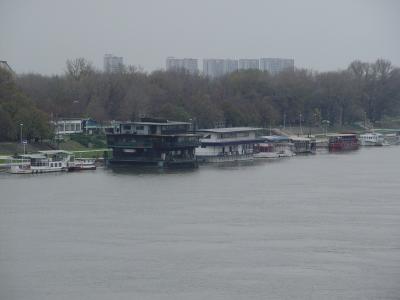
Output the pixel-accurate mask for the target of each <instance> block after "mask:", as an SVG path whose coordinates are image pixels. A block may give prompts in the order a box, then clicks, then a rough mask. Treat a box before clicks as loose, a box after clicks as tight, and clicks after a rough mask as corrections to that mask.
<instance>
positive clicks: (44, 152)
mask: <svg viewBox="0 0 400 300" xmlns="http://www.w3.org/2000/svg"><path fill="white" fill-rule="evenodd" d="M39 153H43V154H49V155H51V154H58V153H64V154H71V152H69V151H65V150H42V151H39Z"/></svg>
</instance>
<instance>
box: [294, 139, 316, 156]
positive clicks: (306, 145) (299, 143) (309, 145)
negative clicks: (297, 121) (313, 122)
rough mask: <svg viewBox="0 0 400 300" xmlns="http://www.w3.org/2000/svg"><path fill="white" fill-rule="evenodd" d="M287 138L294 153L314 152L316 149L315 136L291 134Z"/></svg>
mask: <svg viewBox="0 0 400 300" xmlns="http://www.w3.org/2000/svg"><path fill="white" fill-rule="evenodd" d="M289 140H290V142H291V143H292V144H293V150H294V153H296V154H307V153H315V151H316V145H317V144H316V140H315V138H310V137H302V136H291V137H289Z"/></svg>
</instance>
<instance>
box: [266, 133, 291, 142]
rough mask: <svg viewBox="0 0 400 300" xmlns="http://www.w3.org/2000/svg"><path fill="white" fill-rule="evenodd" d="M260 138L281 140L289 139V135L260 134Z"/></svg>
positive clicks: (272, 140) (274, 140) (271, 140)
mask: <svg viewBox="0 0 400 300" xmlns="http://www.w3.org/2000/svg"><path fill="white" fill-rule="evenodd" d="M260 138H262V139H265V140H267V141H270V142H283V141H288V140H289V137H287V136H284V135H264V136H260Z"/></svg>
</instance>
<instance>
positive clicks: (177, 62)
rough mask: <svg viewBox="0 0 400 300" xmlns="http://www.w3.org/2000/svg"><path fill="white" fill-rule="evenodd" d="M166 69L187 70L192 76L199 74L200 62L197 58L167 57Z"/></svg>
mask: <svg viewBox="0 0 400 300" xmlns="http://www.w3.org/2000/svg"><path fill="white" fill-rule="evenodd" d="M166 69H167V71H178V70H186V71H188V72H189V73H191V74H196V73H198V72H199V67H198V62H197V59H195V58H175V57H167V60H166Z"/></svg>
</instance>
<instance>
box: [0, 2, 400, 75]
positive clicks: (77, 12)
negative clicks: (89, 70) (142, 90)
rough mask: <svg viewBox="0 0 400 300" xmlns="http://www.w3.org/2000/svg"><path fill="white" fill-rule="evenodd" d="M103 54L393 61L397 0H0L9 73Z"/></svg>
mask: <svg viewBox="0 0 400 300" xmlns="http://www.w3.org/2000/svg"><path fill="white" fill-rule="evenodd" d="M105 53H113V54H115V55H117V56H122V57H123V58H124V63H126V64H131V65H140V66H142V67H143V68H144V70H146V71H152V70H155V69H160V68H165V59H166V57H167V56H175V57H193V58H199V59H202V58H260V57H290V58H294V59H295V65H296V66H297V67H302V68H303V67H304V68H310V69H314V70H320V71H325V70H337V69H341V68H345V67H346V66H347V65H348V64H349V63H350V62H351V61H352V60H354V59H361V60H364V61H374V60H376V59H377V58H386V59H389V60H390V61H392V63H393V64H395V65H397V66H400V1H397V0H376V1H372V0H362V1H361V0H331V1H324V0H302V1H298V0H293V1H283V0H279V1H278V0H276V1H270V0H260V1H251V0H247V1H244V0H243V1H234V0H198V1H192V0H168V1H167V0H159V1H155V0H143V1H134V0H127V1H119V0H118V1H117V0H113V1H111V0H110V1H100V0H96V1H95V0H93V1H85V0H65V1H57V0H42V1H41V0H35V1H33V0H0V60H7V61H8V62H9V64H10V65H11V67H12V68H14V70H15V71H16V72H18V73H22V72H35V73H43V74H59V73H62V72H64V70H65V61H66V60H67V59H68V58H76V57H84V58H86V59H88V60H90V61H91V62H93V64H94V65H95V66H96V67H98V68H102V67H103V55H104V54H105ZM199 67H200V68H201V67H202V62H201V60H199Z"/></svg>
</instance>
